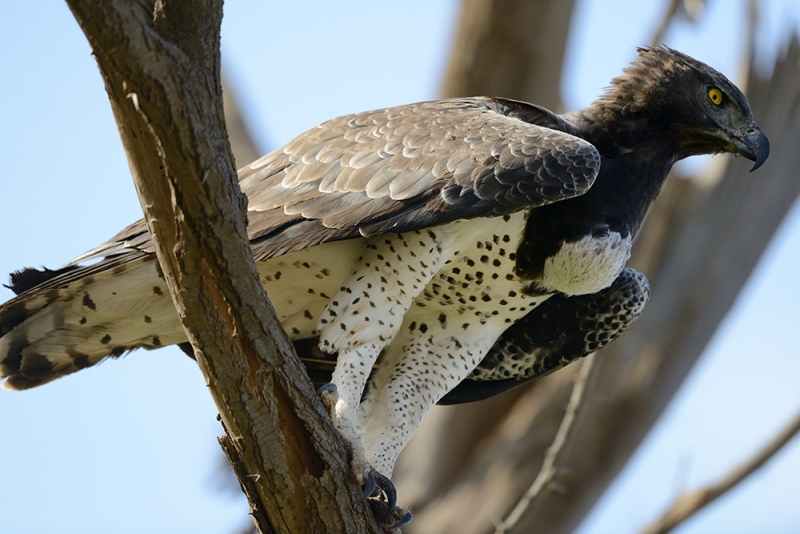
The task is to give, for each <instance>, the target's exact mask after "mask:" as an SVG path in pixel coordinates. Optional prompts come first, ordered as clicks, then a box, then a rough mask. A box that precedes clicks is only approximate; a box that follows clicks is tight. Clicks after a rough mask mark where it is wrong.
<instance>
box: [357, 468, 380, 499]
mask: <svg viewBox="0 0 800 534" xmlns="http://www.w3.org/2000/svg"><path fill="white" fill-rule="evenodd" d="M376 486H377V483H376V482H375V477H374V476H373V475H372V473H370V472H369V471H365V472H364V485H363V486H361V491H362V493H361V498H360V499H358V500H357V501H356V503H359V502H362V501H365V500H367V499H368V498H369V496H370V495H372V492H373V491H375V487H376Z"/></svg>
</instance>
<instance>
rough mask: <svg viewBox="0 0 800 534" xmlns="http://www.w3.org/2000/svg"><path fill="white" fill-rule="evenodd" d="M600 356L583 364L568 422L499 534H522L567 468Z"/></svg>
mask: <svg viewBox="0 0 800 534" xmlns="http://www.w3.org/2000/svg"><path fill="white" fill-rule="evenodd" d="M596 357H597V355H596V354H591V355H590V356H588V357H587V358H586V359H585V360H584V361H583V363H582V364H581V369H580V371H579V372H578V375H577V376H576V377H575V386H574V387H573V388H572V395H571V396H570V398H569V404H568V405H567V410H566V412H565V413H564V419H562V420H561V425H560V426H559V427H558V432H556V437H555V439H554V440H553V444H552V445H551V446H550V448H549V449H548V450H547V454H546V455H545V457H544V462H543V463H542V468H541V470H540V471H539V474H538V475H536V478H535V479H534V481H533V484H531V487H530V488H528V491H526V492H525V494H524V495H523V496H522V498H521V499H520V500H519V502H518V503H517V505H516V506H515V507H514V509H513V510H511V513H509V514H508V517H507V518H506V519H505V520H504V521H503V522H502V523H500V524H499V525H497V527H496V529H495V534H505V533H507V532H515V531H516V532H518V531H519V530H518V529H517V527H518V526H519V525H520V524H521V522H522V520H523V518H526V519H525V522H529V521H530V516H531V515H532V514H533V513H534V512H535V510H536V504H537V503H538V502H539V501H540V500H541V498H542V496H544V495H545V493H547V492H548V491H550V490H552V488H553V485H554V483H555V481H556V478H557V477H558V476H559V474H560V473H562V472H563V466H561V465H559V464H560V463H561V453H562V451H563V450H564V449H566V447H567V445H568V444H569V443H570V441H571V438H572V430H573V428H574V427H575V423H576V421H578V418H579V416H580V413H581V407H582V406H583V401H584V392H585V391H586V385H587V384H588V383H589V380H590V378H591V376H592V370H593V369H594V360H595V358H596Z"/></svg>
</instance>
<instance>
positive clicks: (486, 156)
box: [240, 97, 600, 259]
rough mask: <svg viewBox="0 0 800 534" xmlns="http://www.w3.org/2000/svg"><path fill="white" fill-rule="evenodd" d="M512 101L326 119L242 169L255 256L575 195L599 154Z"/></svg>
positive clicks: (548, 117)
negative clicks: (324, 121)
mask: <svg viewBox="0 0 800 534" xmlns="http://www.w3.org/2000/svg"><path fill="white" fill-rule="evenodd" d="M574 133H576V132H570V127H569V125H568V124H566V123H565V122H564V121H563V120H561V118H560V117H558V116H557V115H555V114H553V113H552V112H550V111H547V110H546V109H544V108H539V107H537V106H532V105H530V104H524V103H520V102H515V101H511V100H502V99H497V98H488V97H477V98H462V99H451V100H439V101H433V102H423V103H419V104H411V105H407V106H401V107H396V108H390V109H385V110H379V111H371V112H365V113H359V114H355V115H349V116H345V117H340V118H337V119H333V120H331V121H328V122H326V123H323V124H321V125H320V126H318V127H316V128H314V129H311V130H309V131H307V132H306V133H304V134H301V135H300V136H298V137H297V138H295V139H294V140H292V141H290V142H289V143H288V144H287V145H285V146H284V147H283V148H281V149H278V150H276V151H275V152H272V153H271V154H268V155H266V156H264V157H263V158H261V159H259V160H257V161H255V162H254V163H252V164H251V165H249V166H247V167H245V168H243V169H242V170H240V183H241V186H242V189H243V191H244V192H245V194H246V195H247V197H248V199H249V214H248V216H249V232H250V237H251V240H252V244H253V253H254V255H255V257H256V259H267V258H269V257H273V256H277V255H280V254H285V253H288V252H293V251H296V250H300V249H304V248H308V247H310V246H313V245H317V244H320V243H323V242H326V241H334V240H340V239H347V238H350V237H356V236H359V235H361V236H369V235H374V234H380V233H386V232H405V231H410V230H418V229H421V228H426V227H430V226H435V225H438V224H443V223H446V222H450V221H453V220H455V219H468V218H474V217H491V216H500V215H505V214H509V213H513V212H516V211H519V210H522V209H526V208H531V207H536V206H541V205H543V204H548V203H551V202H556V201H559V200H564V199H567V198H572V197H575V196H579V195H582V194H583V193H585V192H586V191H588V189H589V188H590V187H591V185H592V184H593V183H594V180H595V178H596V176H597V173H598V171H599V169H600V154H599V153H598V152H597V150H596V149H595V147H594V146H593V145H592V144H590V143H589V142H587V141H585V140H583V139H581V138H580V137H578V136H577V135H574Z"/></svg>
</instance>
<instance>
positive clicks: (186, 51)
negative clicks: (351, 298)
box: [68, 0, 377, 533]
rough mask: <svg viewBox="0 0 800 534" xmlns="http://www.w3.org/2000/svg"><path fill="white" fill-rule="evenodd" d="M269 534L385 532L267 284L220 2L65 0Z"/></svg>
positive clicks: (175, 296) (256, 514) (231, 443)
mask: <svg viewBox="0 0 800 534" xmlns="http://www.w3.org/2000/svg"><path fill="white" fill-rule="evenodd" d="M68 4H69V7H70V9H71V10H72V12H73V13H74V15H75V18H76V19H77V20H78V22H79V24H80V26H81V28H82V29H83V31H84V33H85V34H86V36H87V38H88V40H89V43H90V45H91V47H92V50H93V52H94V55H95V57H96V59H97V62H98V65H99V67H100V71H101V74H102V75H103V79H104V82H105V84H106V90H107V91H108V94H109V99H110V102H111V107H112V110H113V112H114V115H115V118H116V120H117V124H118V127H119V130H120V135H121V137H122V141H123V144H124V146H125V150H126V153H127V156H128V161H129V164H130V167H131V172H132V173H133V176H134V181H135V183H136V187H137V191H138V193H139V198H140V201H141V203H142V207H143V209H144V212H145V219H146V220H147V224H148V228H149V229H150V232H151V233H152V234H153V236H154V242H155V245H156V251H157V255H158V259H159V263H160V265H161V267H162V270H163V274H164V277H165V279H166V280H167V283H168V285H169V288H170V292H171V294H172V296H173V300H174V302H175V305H176V307H177V310H178V314H179V316H180V318H181V321H182V323H183V325H184V327H185V329H186V332H187V334H188V337H189V339H190V341H191V342H192V345H193V346H194V348H195V354H196V355H197V359H198V363H199V364H200V367H201V369H202V371H203V374H204V376H205V378H206V381H207V383H208V386H209V389H210V390H211V394H212V395H213V397H214V400H215V401H216V403H217V406H218V408H219V410H220V415H221V417H222V421H223V423H224V426H225V428H226V430H227V432H228V439H227V440H225V443H226V447H225V448H226V451H227V452H228V454H229V455H230V456H234V454H233V451H235V456H236V457H237V462H236V463H237V470H238V472H239V474H240V475H242V477H243V478H242V479H241V480H242V485H243V486H245V487H247V488H248V498H250V500H251V506H252V507H253V511H254V518H255V520H256V521H257V525H258V528H259V529H260V531H261V532H287V533H289V532H292V533H294V532H310V531H316V532H360V533H363V532H375V531H377V525H376V524H375V522H374V520H373V519H372V517H371V512H370V511H369V508H368V506H367V505H366V504H360V505H358V506H354V505H353V504H352V503H353V502H354V501H355V500H356V499H357V498H358V491H357V488H356V487H355V485H354V484H352V483H349V482H348V480H347V475H346V473H347V465H346V460H345V458H346V455H345V451H344V448H343V447H342V445H341V443H340V441H339V440H338V437H337V434H336V433H335V432H334V430H333V428H332V425H331V424H330V420H329V419H328V418H327V416H326V415H325V412H324V409H323V408H322V405H321V403H320V402H319V399H318V398H317V396H316V395H315V393H314V391H313V389H312V388H311V385H310V383H309V382H308V380H307V378H306V377H305V374H304V372H303V369H302V367H301V365H300V364H299V362H298V361H297V359H296V358H295V357H294V356H293V355H292V351H291V348H290V344H289V343H288V341H287V339H286V336H285V334H284V333H283V331H282V330H281V328H280V326H279V325H278V323H277V321H276V319H275V315H274V311H273V310H272V308H271V307H270V306H269V304H268V301H267V300H266V295H265V293H264V291H263V289H262V287H261V285H260V284H259V282H258V277H257V273H256V270H255V266H254V264H253V261H252V257H251V255H250V248H249V243H248V240H247V236H246V225H245V218H246V199H245V198H244V196H243V195H242V193H241V191H240V190H239V187H238V184H237V180H236V172H235V169H234V165H233V158H232V156H231V152H230V147H229V144H228V139H227V133H226V130H225V122H224V116H223V112H222V92H221V86H220V54H219V38H220V33H219V32H220V22H221V18H222V2H221V0H206V1H203V0H184V1H169V2H166V1H157V2H156V3H155V8H154V10H152V11H150V10H148V4H147V2H144V1H139V2H132V1H130V0H109V1H107V2H101V3H98V2H95V1H92V0H68Z"/></svg>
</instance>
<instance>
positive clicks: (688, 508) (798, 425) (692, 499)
mask: <svg viewBox="0 0 800 534" xmlns="http://www.w3.org/2000/svg"><path fill="white" fill-rule="evenodd" d="M798 432H800V412H798V413H797V414H796V415H795V416H794V418H793V419H792V420H791V421H790V422H789V424H787V425H786V427H784V428H783V429H782V430H781V431H780V432H779V433H778V434H777V435H776V436H775V437H773V438H772V439H771V440H770V441H769V442H768V443H767V444H766V445H764V447H763V448H762V449H761V450H759V451H758V452H757V453H756V454H755V455H753V457H751V458H750V459H748V460H747V461H745V462H743V463H742V464H740V465H738V466H736V467H734V468H733V469H731V470H730V471H729V472H728V473H727V474H726V475H725V476H723V477H722V478H721V479H720V480H718V481H717V482H715V483H714V484H711V485H709V486H706V487H705V488H700V489H698V490H695V491H693V492H691V493H686V494H684V495H680V496H679V497H678V498H677V499H675V501H674V502H673V503H672V505H671V506H670V507H669V509H667V511H666V512H664V513H663V514H662V515H661V516H660V517H659V518H658V519H656V520H655V521H653V522H652V523H651V524H650V525H648V526H647V527H646V528H645V529H644V530H642V534H666V533H667V532H669V531H671V530H672V529H674V528H675V527H677V526H678V525H680V524H681V523H683V522H684V521H686V520H687V519H689V518H690V517H691V516H693V515H694V514H696V513H697V512H699V511H700V510H702V509H703V508H705V507H706V506H707V505H708V504H710V503H711V502H713V501H714V500H716V499H717V498H718V497H721V496H722V495H724V494H725V493H726V492H728V491H729V490H731V489H732V488H733V487H735V486H736V485H737V484H738V483H739V482H741V481H742V480H744V479H745V478H747V477H748V476H750V475H751V474H752V473H754V472H755V471H756V470H757V469H759V468H760V467H761V466H763V465H764V464H765V463H767V461H768V460H769V459H770V458H772V457H773V456H774V455H775V454H776V453H777V452H778V451H779V450H781V448H783V446H784V445H786V444H787V443H788V442H789V441H790V440H791V439H792V438H793V437H794V436H795V435H797V433H798Z"/></svg>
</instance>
